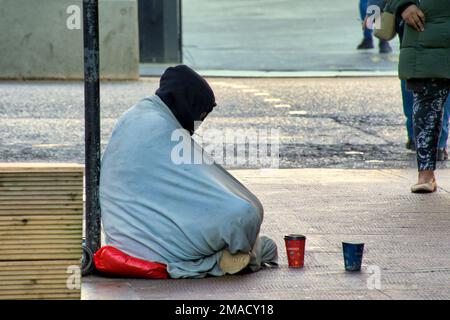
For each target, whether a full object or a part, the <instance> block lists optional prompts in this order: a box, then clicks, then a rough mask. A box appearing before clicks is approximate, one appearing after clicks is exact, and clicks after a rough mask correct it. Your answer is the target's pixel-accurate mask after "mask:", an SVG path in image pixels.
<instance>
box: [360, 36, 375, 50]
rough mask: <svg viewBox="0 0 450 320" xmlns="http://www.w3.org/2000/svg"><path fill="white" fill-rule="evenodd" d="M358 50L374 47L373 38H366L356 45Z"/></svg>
mask: <svg viewBox="0 0 450 320" xmlns="http://www.w3.org/2000/svg"><path fill="white" fill-rule="evenodd" d="M356 49H358V50H367V49H373V40H372V39H371V38H364V39H363V40H362V41H361V43H360V44H359V45H358V47H356Z"/></svg>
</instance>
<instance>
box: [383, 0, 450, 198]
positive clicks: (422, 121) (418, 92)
mask: <svg viewBox="0 0 450 320" xmlns="http://www.w3.org/2000/svg"><path fill="white" fill-rule="evenodd" d="M385 11H387V12H391V13H394V14H395V15H397V16H398V17H401V18H402V19H403V20H404V21H405V23H406V26H405V32H404V35H403V41H402V46H401V50H400V63H399V77H400V79H405V80H406V81H407V86H408V88H409V89H410V90H412V91H413V94H414V106H413V126H414V138H415V143H416V155H417V164H418V170H419V178H418V182H417V184H415V185H413V186H412V187H411V191H412V192H414V193H431V192H434V191H436V190H437V184H436V178H435V175H434V171H435V170H436V160H437V152H438V142H439V135H440V132H441V127H442V120H443V109H444V104H445V102H446V100H447V98H448V96H449V91H450V0H390V1H388V3H387V6H386V8H385Z"/></svg>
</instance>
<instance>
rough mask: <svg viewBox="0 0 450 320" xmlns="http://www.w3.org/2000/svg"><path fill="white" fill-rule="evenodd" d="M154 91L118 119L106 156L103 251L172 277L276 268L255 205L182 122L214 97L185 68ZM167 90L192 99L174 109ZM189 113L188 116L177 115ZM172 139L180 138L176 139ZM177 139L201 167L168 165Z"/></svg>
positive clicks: (196, 116) (200, 114)
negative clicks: (160, 268)
mask: <svg viewBox="0 0 450 320" xmlns="http://www.w3.org/2000/svg"><path fill="white" fill-rule="evenodd" d="M173 79H181V80H179V81H178V80H177V81H172V80H173ZM183 86H185V87H184V88H183ZM170 87H173V88H172V89H171V88H170ZM161 88H162V89H161ZM160 89H161V90H159V91H157V95H154V96H150V97H147V98H145V99H143V100H142V101H140V102H139V103H138V104H136V105H135V106H134V107H132V108H131V109H130V110H128V111H127V112H126V113H125V114H123V115H122V116H121V117H120V119H119V120H118V122H117V124H116V126H115V128H114V130H113V133H112V136H111V139H110V141H109V143H108V146H107V148H106V150H105V153H104V156H103V159H102V168H101V180H100V205H101V210H102V223H103V230H104V234H105V242H106V244H107V245H110V246H113V247H115V248H117V249H119V250H122V251H123V252H125V253H127V254H129V255H131V256H133V257H136V258H140V259H144V260H148V261H153V262H159V263H164V264H166V265H167V271H168V273H169V275H170V277H172V278H202V277H205V276H207V275H212V276H222V275H224V274H226V273H231V274H233V273H237V272H239V271H241V270H243V269H246V270H251V271H257V270H259V269H260V267H261V266H262V265H263V264H265V263H270V264H276V262H277V248H276V245H275V243H274V242H273V241H272V240H271V239H269V238H266V237H259V232H260V227H261V224H262V222H263V207H262V205H261V203H260V202H259V200H258V199H257V198H256V197H255V196H254V195H253V194H252V193H251V192H250V191H249V190H248V189H247V188H245V187H244V186H243V185H242V184H241V183H240V182H239V181H238V180H236V179H235V178H234V177H233V176H232V175H230V174H229V173H228V172H227V171H226V170H225V169H223V168H222V167H221V166H220V165H218V164H216V163H214V161H213V160H212V158H211V157H210V156H209V155H208V154H207V153H205V152H204V151H203V150H202V148H201V146H200V145H198V144H197V143H195V141H193V140H192V138H191V134H192V132H193V126H191V123H190V121H189V120H186V118H188V119H190V120H198V121H200V120H203V119H204V118H205V117H206V115H207V114H208V113H209V112H210V111H211V110H212V108H213V107H214V106H215V102H214V101H212V100H213V97H214V95H211V93H212V90H211V89H210V88H209V86H208V84H207V83H206V81H205V80H204V79H203V78H201V77H200V76H199V75H197V74H196V73H195V72H194V71H192V70H191V69H189V68H187V67H185V66H179V67H176V68H169V69H168V70H167V71H166V73H165V74H164V75H163V77H162V79H161V87H160ZM171 90H173V91H178V92H182V93H181V95H182V94H185V95H186V94H187V95H190V96H187V97H186V98H185V100H186V101H188V103H187V104H186V105H185V106H183V107H180V105H179V104H178V105H177V106H175V107H174V104H176V103H177V102H176V101H177V99H178V100H179V99H181V96H177V93H173V92H172V93H170V94H165V93H167V92H171ZM205 90H210V91H211V92H208V96H207V98H204V99H203V100H202V99H201V98H199V97H198V96H195V95H201V94H203V91H205ZM197 91H198V92H197ZM158 93H159V94H158ZM167 97H170V98H167ZM174 97H177V98H174ZM208 99H210V100H211V101H210V102H209V103H206V101H207V100H208ZM199 101H202V103H199ZM189 103H191V104H196V106H193V107H190V106H189ZM168 104H169V105H168ZM170 105H171V106H170ZM202 105H203V106H202ZM198 106H200V107H199V108H197V109H195V108H196V107H198ZM189 108H190V112H191V113H190V114H189V115H186V114H185V113H183V112H184V111H183V110H184V109H189ZM205 108H206V109H205ZM192 110H194V111H193V112H192ZM205 112H206V114H205ZM180 120H181V121H180ZM180 122H185V125H181V123H180ZM174 132H176V133H177V136H178V137H179V138H181V139H179V140H177V139H175V140H174V139H173V134H174ZM181 140H183V141H184V142H186V141H188V142H189V143H188V144H186V143H183V146H186V145H188V146H189V148H190V150H184V151H183V152H186V151H189V152H190V154H191V155H192V158H195V156H197V159H198V156H199V157H201V158H202V159H204V160H205V161H202V162H201V163H195V164H194V163H184V162H181V163H180V161H174V150H177V146H179V145H180V141H181ZM176 154H177V153H176V152H175V155H176Z"/></svg>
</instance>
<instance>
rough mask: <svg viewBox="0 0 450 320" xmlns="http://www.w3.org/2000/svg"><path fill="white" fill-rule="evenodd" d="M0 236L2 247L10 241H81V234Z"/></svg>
mask: <svg viewBox="0 0 450 320" xmlns="http://www.w3.org/2000/svg"><path fill="white" fill-rule="evenodd" d="M13 236H14V238H13V237H12V236H11V235H0V245H1V244H3V243H9V241H14V243H22V242H24V243H25V242H27V243H28V242H29V243H44V242H47V241H48V242H51V241H58V240H60V241H76V240H79V241H81V240H80V236H79V234H78V233H77V234H32V235H29V234H19V235H17V234H16V235H13Z"/></svg>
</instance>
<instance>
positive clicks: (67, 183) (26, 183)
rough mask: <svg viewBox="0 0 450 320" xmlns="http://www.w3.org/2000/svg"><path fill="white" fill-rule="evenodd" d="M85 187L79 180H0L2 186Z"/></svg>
mask: <svg viewBox="0 0 450 320" xmlns="http://www.w3.org/2000/svg"><path fill="white" fill-rule="evenodd" d="M59 186H61V187H78V188H80V187H83V183H82V181H77V180H73V181H72V180H63V181H52V182H48V183H44V182H40V181H0V187H9V188H11V187H53V188H55V189H57V188H56V187H59Z"/></svg>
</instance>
